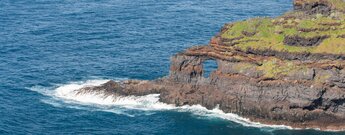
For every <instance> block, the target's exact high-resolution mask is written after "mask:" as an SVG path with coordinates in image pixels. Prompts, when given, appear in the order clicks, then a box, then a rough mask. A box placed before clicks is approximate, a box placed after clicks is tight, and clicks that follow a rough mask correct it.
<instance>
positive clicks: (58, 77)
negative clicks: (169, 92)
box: [0, 0, 345, 135]
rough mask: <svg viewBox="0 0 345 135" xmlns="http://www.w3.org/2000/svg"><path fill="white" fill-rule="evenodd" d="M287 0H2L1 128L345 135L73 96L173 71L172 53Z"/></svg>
mask: <svg viewBox="0 0 345 135" xmlns="http://www.w3.org/2000/svg"><path fill="white" fill-rule="evenodd" d="M291 9H292V1H291V0H213V1H204V0H131V1H129V0H1V1H0V82H1V83H0V103H1V104H0V134H119V135H153V134H154V135H341V134H345V132H321V131H318V130H314V129H309V130H300V129H291V128H289V127H286V126H268V125H262V124H260V123H253V122H250V121H248V120H247V119H244V118H241V117H239V116H237V115H235V114H225V113H223V112H221V111H219V110H218V109H217V108H215V109H214V110H206V109H205V108H203V107H201V106H197V105H196V106H183V107H175V106H173V105H168V104H164V103H160V102H158V95H147V96H143V97H134V96H130V97H119V98H113V97H104V96H102V95H75V94H74V91H73V90H74V89H77V88H80V87H83V86H89V85H99V84H101V83H104V82H105V81H107V80H126V79H144V80H153V79H156V78H160V77H164V76H166V75H168V74H169V59H170V56H172V55H173V54H176V53H178V52H180V51H183V50H184V49H186V48H188V47H191V46H193V45H200V44H207V43H208V42H209V40H210V38H211V37H212V36H213V35H215V34H216V33H217V32H219V31H220V28H221V27H222V26H223V25H224V24H225V23H229V22H234V21H239V20H244V19H248V18H252V17H257V16H260V17H275V16H279V15H280V14H282V13H284V12H286V11H289V10H291Z"/></svg>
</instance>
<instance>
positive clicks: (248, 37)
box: [221, 2, 345, 54]
mask: <svg viewBox="0 0 345 135" xmlns="http://www.w3.org/2000/svg"><path fill="white" fill-rule="evenodd" d="M344 3H345V2H344ZM344 8H345V6H344ZM301 16H303V13H300V12H291V13H287V14H286V15H284V16H281V17H278V18H275V19H271V18H254V19H249V20H245V21H241V22H236V23H233V24H230V25H227V26H225V27H227V28H228V29H227V30H226V31H224V32H223V33H221V37H222V38H223V39H230V40H229V41H228V44H233V46H234V47H236V48H239V49H241V50H246V49H247V48H252V49H258V50H266V49H272V50H276V51H287V52H309V53H329V54H345V37H340V36H343V35H345V15H344V13H342V12H333V13H332V14H331V15H330V16H322V15H320V14H316V15H312V16H307V17H301ZM246 33H252V34H246ZM253 33H255V34H254V35H253ZM322 35H325V36H329V38H327V39H325V40H324V41H323V42H322V43H320V44H319V45H317V46H312V47H303V46H289V45H285V44H284V42H283V41H284V38H285V37H286V36H299V37H303V38H312V37H316V36H322ZM239 37H240V38H239ZM231 39H235V40H231ZM225 43H227V42H225Z"/></svg>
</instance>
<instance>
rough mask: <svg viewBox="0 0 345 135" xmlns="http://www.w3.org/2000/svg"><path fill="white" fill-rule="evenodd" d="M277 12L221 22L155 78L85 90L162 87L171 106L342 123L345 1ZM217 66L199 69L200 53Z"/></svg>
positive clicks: (309, 1) (302, 2) (259, 118)
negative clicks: (214, 31) (212, 33)
mask: <svg viewBox="0 0 345 135" xmlns="http://www.w3.org/2000/svg"><path fill="white" fill-rule="evenodd" d="M293 4H294V10H293V11H291V12H288V13H286V14H284V15H282V16H279V17H277V18H253V19H248V20H244V21H239V22H234V23H229V24H225V25H224V26H223V27H222V29H221V31H220V32H219V33H218V34H216V35H215V36H214V37H212V38H211V40H210V43H209V44H208V45H201V46H194V47H192V48H189V49H187V50H185V51H183V52H180V53H178V54H176V55H174V56H172V57H171V66H170V74H169V75H168V76H166V77H164V78H160V79H157V80H152V81H146V80H127V81H121V82H115V81H109V82H107V83H105V84H103V85H101V86H96V87H84V88H82V89H80V90H78V94H83V93H105V94H107V95H114V96H128V95H135V96H143V95H148V94H160V101H161V102H164V103H168V104H175V105H176V106H183V105H197V104H200V105H202V106H204V107H206V108H207V109H213V108H216V107H218V108H219V109H220V110H222V111H224V112H226V113H235V114H238V115H240V116H242V117H245V118H249V119H250V120H252V121H255V122H261V123H265V124H278V125H288V126H291V127H294V128H318V129H321V130H344V129H345V104H344V103H345V69H344V67H345V1H343V0H295V1H294V2H293ZM209 60H212V61H216V62H217V69H216V70H214V71H212V72H211V74H210V75H209V76H205V70H204V66H205V65H204V63H205V61H209Z"/></svg>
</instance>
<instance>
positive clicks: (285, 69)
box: [257, 58, 302, 78]
mask: <svg viewBox="0 0 345 135" xmlns="http://www.w3.org/2000/svg"><path fill="white" fill-rule="evenodd" d="M301 69H302V68H301V67H298V66H296V65H295V64H293V63H292V62H291V61H281V60H279V59H275V58H271V59H267V60H264V61H263V62H262V65H261V66H258V67H257V70H259V71H262V72H263V73H264V74H263V77H265V78H278V77H281V76H286V75H288V74H289V73H291V72H294V71H298V70H301Z"/></svg>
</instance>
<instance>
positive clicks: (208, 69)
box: [203, 59, 218, 78]
mask: <svg viewBox="0 0 345 135" xmlns="http://www.w3.org/2000/svg"><path fill="white" fill-rule="evenodd" d="M203 68H204V71H203V76H204V77H205V78H208V77H209V76H210V74H211V73H212V72H213V71H215V70H217V68H218V65H217V61H215V60H212V59H210V60H206V61H204V62H203Z"/></svg>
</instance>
